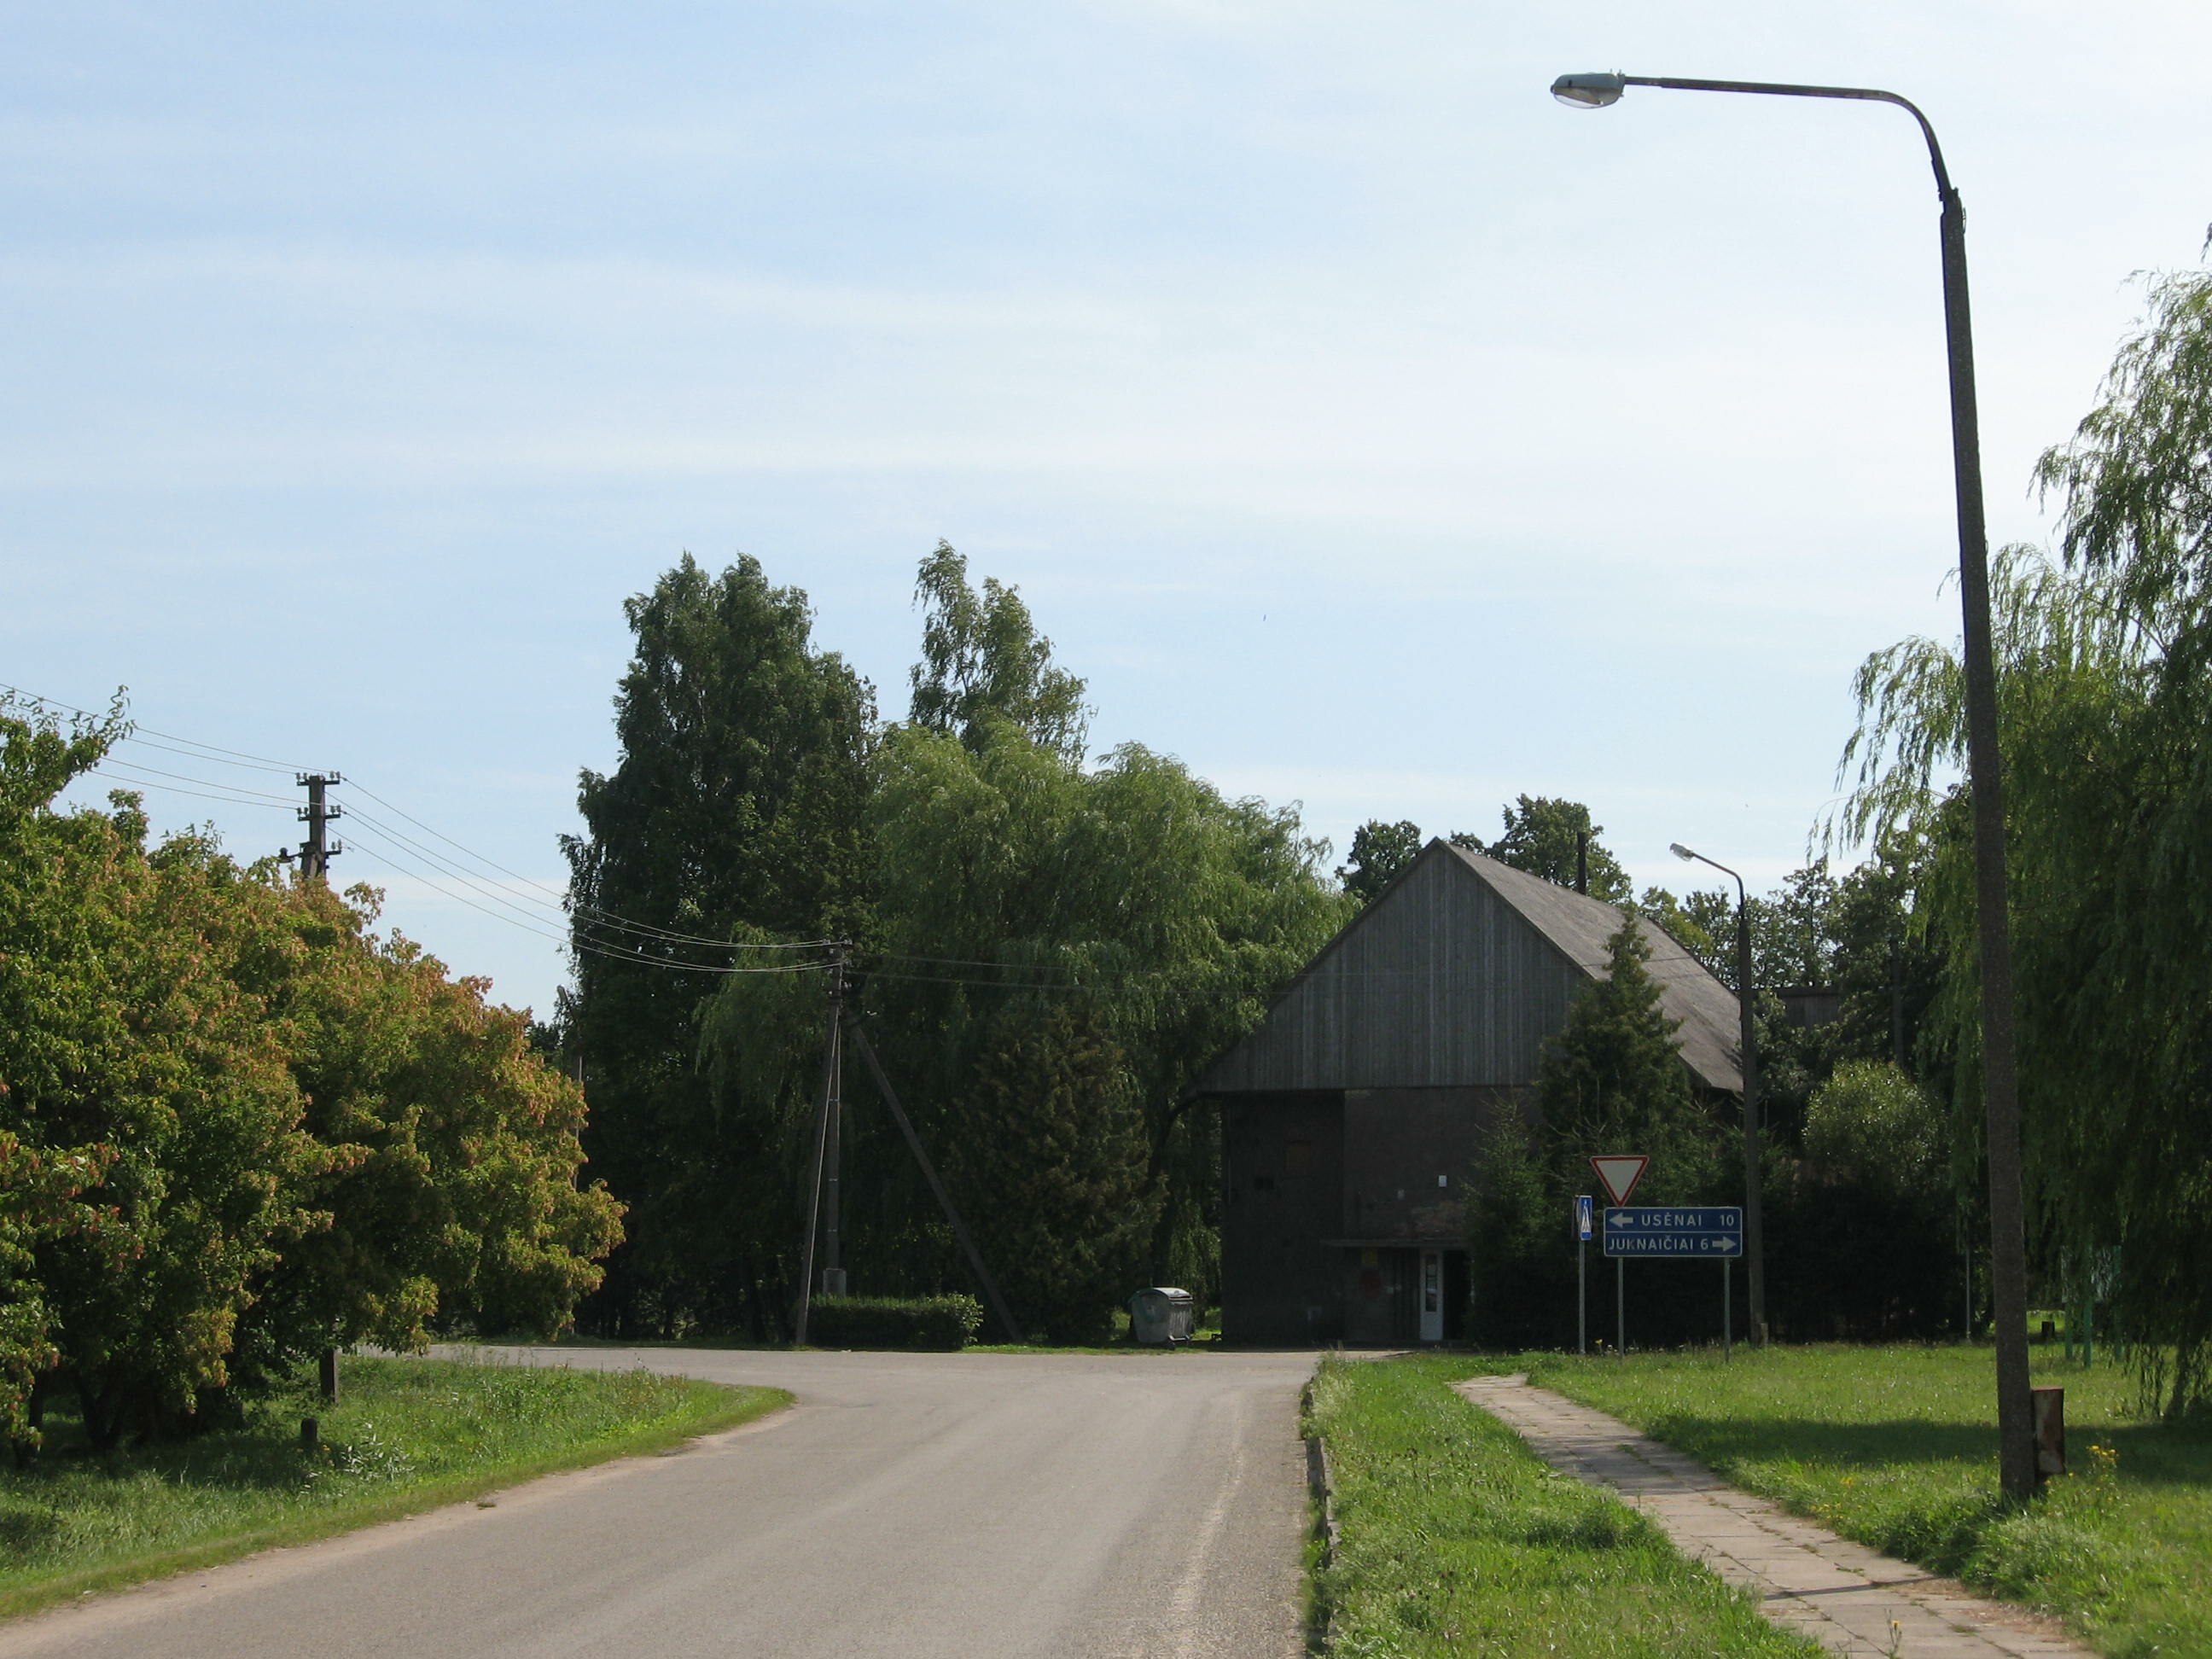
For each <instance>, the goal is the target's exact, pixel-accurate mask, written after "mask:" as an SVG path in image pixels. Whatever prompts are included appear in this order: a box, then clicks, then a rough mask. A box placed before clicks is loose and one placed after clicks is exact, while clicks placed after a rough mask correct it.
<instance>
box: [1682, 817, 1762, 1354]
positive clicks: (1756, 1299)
mask: <svg viewBox="0 0 2212 1659" xmlns="http://www.w3.org/2000/svg"><path fill="white" fill-rule="evenodd" d="M1667 850H1668V852H1670V853H1672V854H1674V856H1675V857H1676V858H1678V859H1694V860H1696V861H1697V862H1698V863H1699V864H1710V865H1711V866H1712V867H1713V868H1714V869H1716V870H1717V871H1719V872H1721V873H1722V874H1723V875H1724V876H1726V877H1727V878H1729V880H1731V881H1733V882H1734V883H1735V1000H1736V1008H1737V1016H1738V1018H1740V1019H1741V1021H1742V1023H1743V1038H1742V1044H1743V1255H1744V1265H1745V1267H1746V1269H1747V1271H1746V1273H1745V1288H1746V1289H1747V1291H1749V1292H1750V1297H1751V1340H1752V1344H1753V1346H1755V1347H1761V1348H1763V1347H1765V1346H1766V1248H1765V1237H1766V1231H1765V1223H1764V1221H1763V1220H1762V1219H1761V1218H1760V1211H1759V1040H1758V1028H1757V1025H1756V1024H1755V1023H1754V1022H1755V1020H1756V1018H1757V1015H1758V1003H1759V992H1758V990H1757V989H1756V987H1753V984H1752V982H1751V899H1750V896H1748V895H1747V894H1746V893H1745V891H1744V890H1743V878H1742V877H1741V876H1740V875H1738V874H1736V872H1735V871H1733V870H1731V869H1729V867H1728V866H1726V865H1725V864H1723V863H1722V862H1721V861H1720V860H1718V859H1709V858H1707V857H1706V856H1705V854H1703V853H1693V852H1692V851H1691V850H1690V849H1689V848H1686V847H1685V846H1683V845H1682V843H1681V842H1679V841H1678V842H1671V843H1670V844H1669V845H1668V848H1667Z"/></svg>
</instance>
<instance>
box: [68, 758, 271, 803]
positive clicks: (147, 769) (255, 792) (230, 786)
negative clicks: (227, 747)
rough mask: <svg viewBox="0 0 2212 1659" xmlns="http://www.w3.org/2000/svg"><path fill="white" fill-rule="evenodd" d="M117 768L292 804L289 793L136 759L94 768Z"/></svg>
mask: <svg viewBox="0 0 2212 1659" xmlns="http://www.w3.org/2000/svg"><path fill="white" fill-rule="evenodd" d="M118 768H120V769H123V770H125V771H127V772H144V773H147V774H149V775H151V776H154V777H157V778H173V779H174V780H175V781H177V782H179V783H197V784H198V785H200V786H201V787H203V788H207V789H227V790H228V791H230V792H231V793H233V794H234V795H236V796H238V797H239V799H240V800H246V799H252V800H257V801H266V802H269V803H270V804H271V805H277V806H289V805H292V804H293V802H292V799H291V797H290V796H289V795H272V794H270V793H266V792H265V791H264V790H259V789H247V788H245V787H242V786H240V785H239V784H234V783H221V782H218V781H216V780H215V779H213V778H196V777H192V776H191V775H188V774H186V773H183V772H168V771H164V770H163V769H161V768H160V767H158V766H145V765H142V764H141V763H138V762H137V761H119V760H103V761H101V762H100V764H99V766H97V767H96V768H94V770H96V771H103V772H106V771H113V770H115V769H118Z"/></svg>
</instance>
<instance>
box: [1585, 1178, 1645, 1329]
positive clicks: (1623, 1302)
mask: <svg viewBox="0 0 2212 1659" xmlns="http://www.w3.org/2000/svg"><path fill="white" fill-rule="evenodd" d="M1650 1167H1651V1160H1650V1158H1649V1157H1648V1156H1646V1155H1645V1154H1644V1153H1642V1152H1612V1153H1607V1154H1606V1155H1603V1156H1601V1157H1593V1158H1591V1159H1590V1168H1592V1169H1593V1170H1596V1171H1597V1178H1598V1179H1599V1180H1600V1181H1602V1182H1605V1190H1606V1191H1607V1193H1608V1194H1611V1196H1612V1199H1613V1203H1614V1204H1615V1205H1621V1204H1626V1203H1627V1202H1628V1195H1629V1194H1631V1193H1632V1192H1634V1191H1635V1190H1636V1183H1637V1182H1639V1181H1641V1180H1643V1179H1644V1170H1648V1169H1649V1168H1650ZM1606 1214H1607V1216H1610V1215H1612V1214H1613V1212H1612V1211H1611V1210H1607V1212H1606ZM1605 1253H1606V1254H1607V1255H1610V1256H1613V1352H1614V1353H1615V1354H1616V1355H1618V1356H1619V1357H1620V1358H1623V1359H1626V1358H1628V1269H1627V1268H1626V1267H1624V1266H1622V1265H1621V1264H1622V1262H1623V1261H1624V1260H1625V1258H1623V1257H1621V1256H1619V1255H1614V1254H1613V1236H1612V1234H1611V1233H1610V1232H1608V1233H1607V1235H1606V1241H1605Z"/></svg>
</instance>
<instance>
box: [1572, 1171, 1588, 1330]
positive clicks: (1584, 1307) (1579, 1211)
mask: <svg viewBox="0 0 2212 1659" xmlns="http://www.w3.org/2000/svg"><path fill="white" fill-rule="evenodd" d="M1590 1232H1591V1227H1590V1195H1589V1194H1588V1193H1583V1194H1580V1195H1579V1196H1577V1198H1576V1200H1575V1352H1577V1353H1588V1352H1589V1242H1590Z"/></svg>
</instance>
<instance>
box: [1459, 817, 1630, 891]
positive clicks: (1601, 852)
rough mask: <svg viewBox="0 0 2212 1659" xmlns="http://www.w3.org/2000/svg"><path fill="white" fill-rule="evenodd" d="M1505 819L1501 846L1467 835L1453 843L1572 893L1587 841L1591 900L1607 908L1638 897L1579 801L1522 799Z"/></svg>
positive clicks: (1494, 842) (1603, 828)
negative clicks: (1600, 839) (1580, 849)
mask: <svg viewBox="0 0 2212 1659" xmlns="http://www.w3.org/2000/svg"><path fill="white" fill-rule="evenodd" d="M1501 816H1502V817H1504V829H1503V830H1502V831H1501V832H1500V834H1499V835H1498V839H1497V840H1495V841H1493V842H1484V841H1483V840H1482V839H1481V837H1480V836H1471V835H1467V834H1464V833H1462V834H1455V835H1454V836H1452V837H1451V840H1452V842H1453V843H1454V844H1455V845H1456V846H1460V847H1464V848H1467V849H1468V851H1469V852H1471V853H1480V854H1483V855H1484V856H1485V857H1487V858H1493V859H1496V860H1498V862H1499V863H1500V864H1510V865H1511V866H1513V867H1514V868H1515V869H1516V870H1525V871H1527V872H1528V873H1529V874H1530V875H1532V876H1541V877H1542V878H1544V879H1545V880H1546V881H1549V882H1556V883H1558V884H1559V885H1560V886H1562V887H1572V886H1573V885H1574V884H1575V877H1576V871H1577V859H1578V857H1579V856H1580V854H1579V848H1580V844H1581V841H1582V838H1583V837H1584V836H1588V837H1589V893H1590V896H1591V897H1592V898H1597V899H1603V900H1604V901H1605V902H1607V904H1626V902H1628V901H1629V898H1630V896H1631V895H1632V891H1633V889H1632V887H1631V885H1630V884H1629V879H1628V872H1626V870H1623V869H1622V868H1621V867H1620V860H1618V859H1616V858H1614V857H1613V854H1611V853H1609V852H1607V850H1606V848H1605V845H1604V843H1603V842H1601V841H1599V839H1598V837H1599V836H1601V835H1603V834H1604V833H1605V827H1604V826H1603V825H1602V824H1597V823H1591V822H1590V810H1589V807H1587V806H1585V805H1583V804H1582V803H1581V802H1580V801H1578V800H1566V799H1557V798H1554V797H1552V796H1547V795H1520V796H1516V798H1515V799H1514V802H1513V804H1512V805H1510V806H1507V807H1504V809H1502V811H1501Z"/></svg>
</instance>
